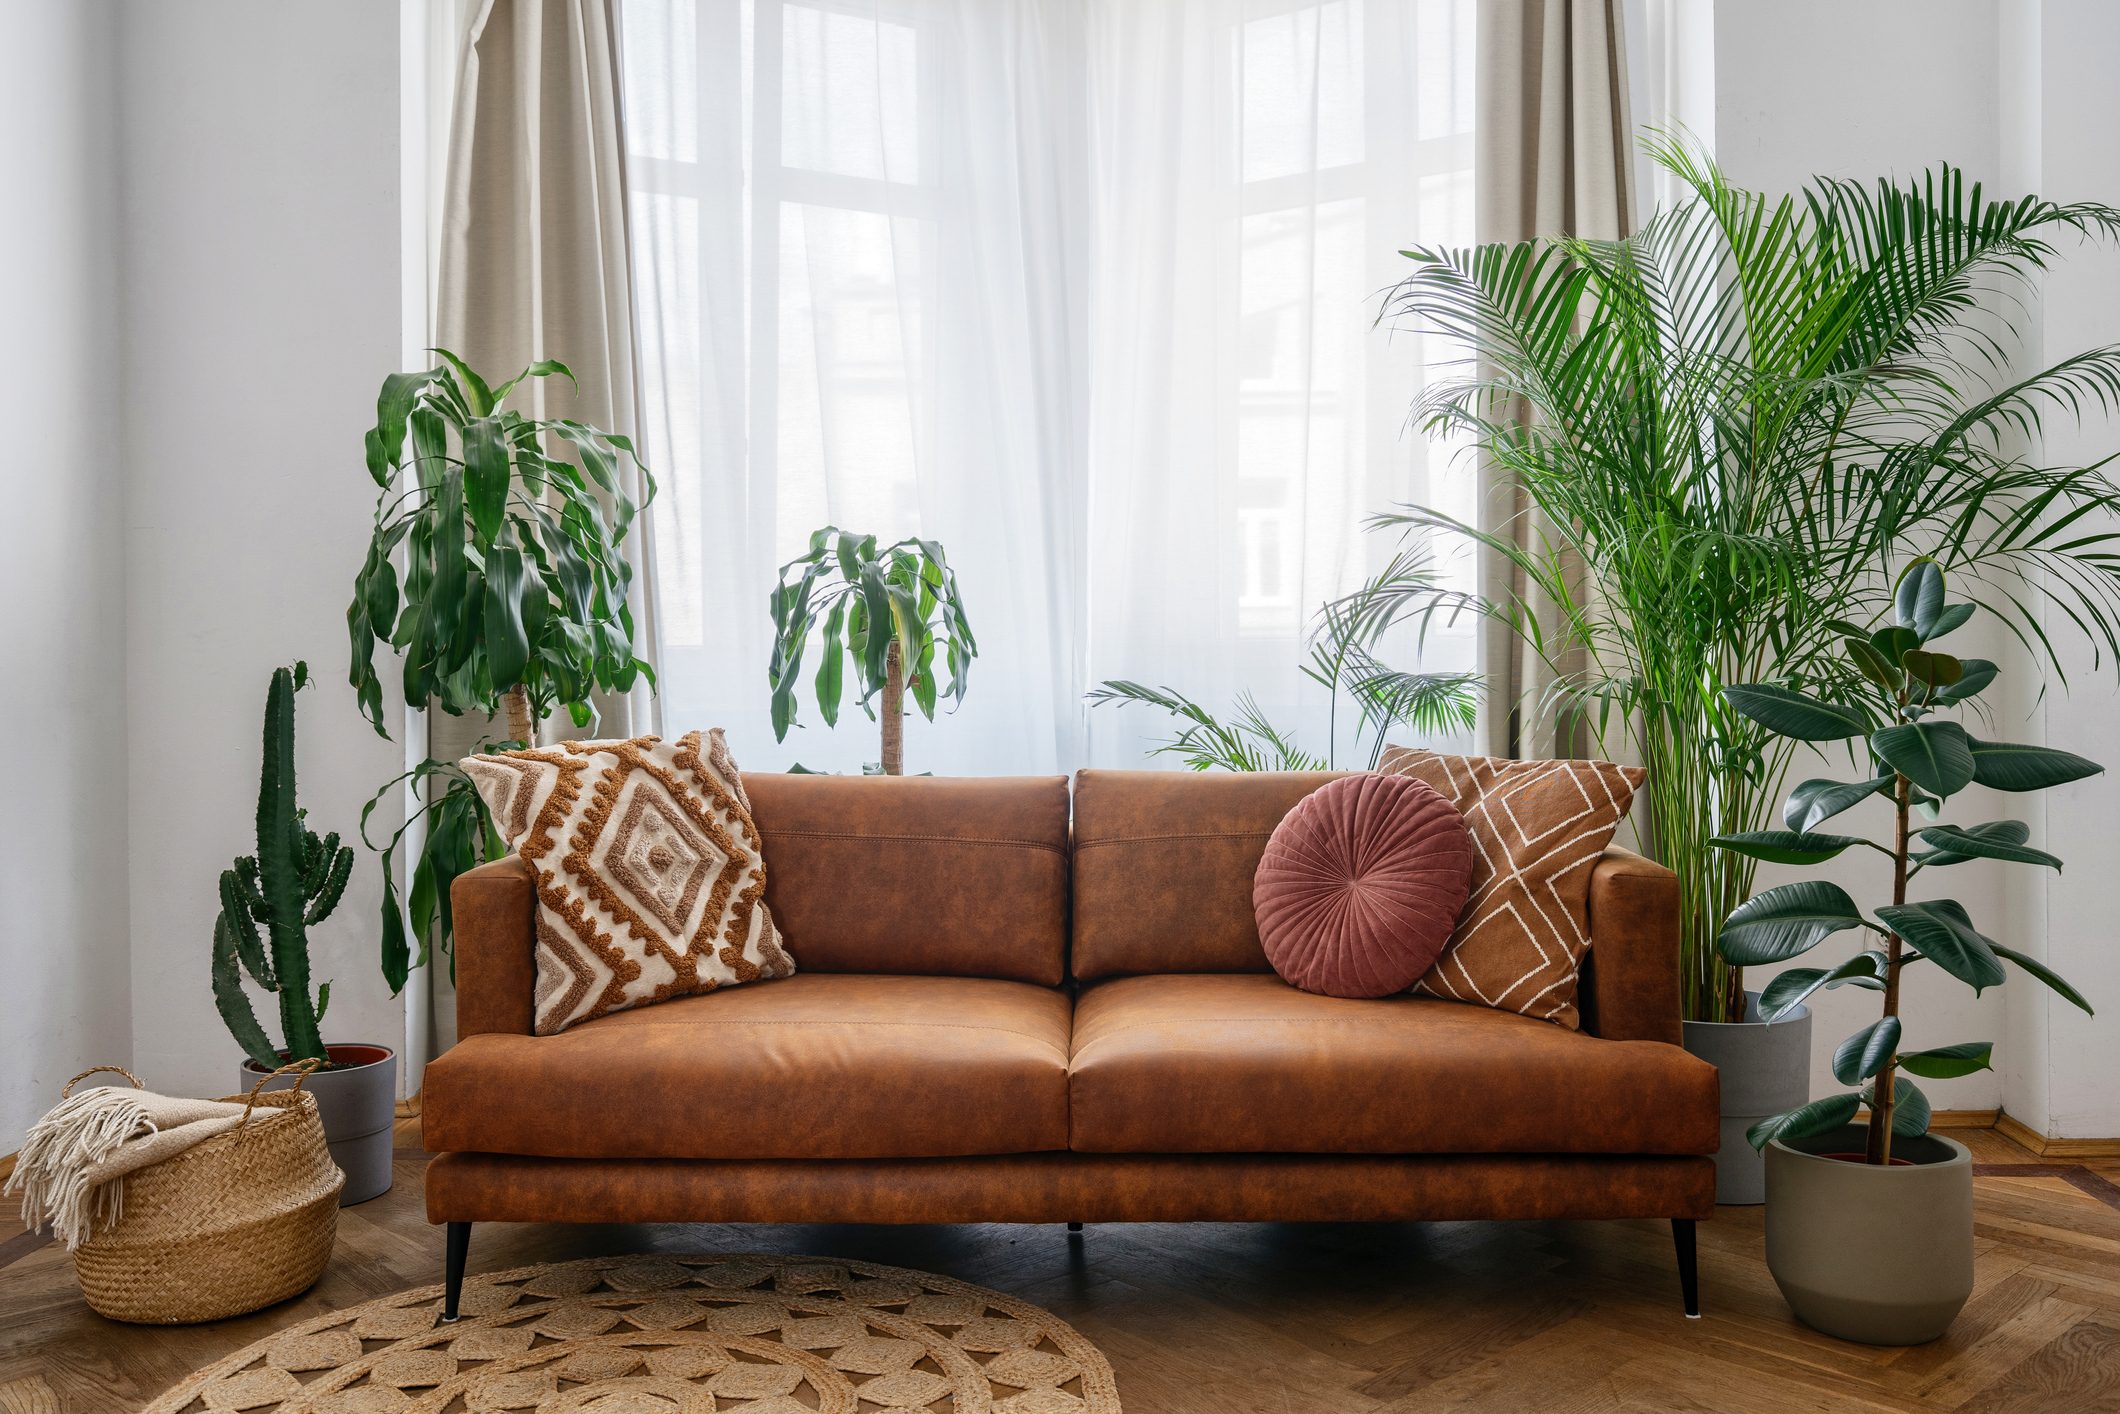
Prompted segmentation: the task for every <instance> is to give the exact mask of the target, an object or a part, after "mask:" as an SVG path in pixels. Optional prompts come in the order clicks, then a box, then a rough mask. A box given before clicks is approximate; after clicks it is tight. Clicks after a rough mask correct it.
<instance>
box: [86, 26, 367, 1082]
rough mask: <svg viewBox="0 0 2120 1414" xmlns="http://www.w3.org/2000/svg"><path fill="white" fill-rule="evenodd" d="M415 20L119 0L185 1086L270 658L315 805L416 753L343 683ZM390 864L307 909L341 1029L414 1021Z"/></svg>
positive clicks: (344, 803)
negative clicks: (332, 902)
mask: <svg viewBox="0 0 2120 1414" xmlns="http://www.w3.org/2000/svg"><path fill="white" fill-rule="evenodd" d="M51 8H62V9H63V8H64V7H51ZM398 18H399V17H398V7H397V6H396V5H392V4H385V3H360V4H354V3H339V4H328V5H325V4H317V5H289V4H284V3H278V0H247V3H237V0H189V2H188V3H186V4H182V5H171V4H166V3H161V0H128V3H126V4H125V6H124V8H123V9H122V11H121V30H122V33H121V34H120V37H119V56H120V58H119V73H120V77H121V92H122V95H123V100H122V105H121V107H122V120H121V129H120V130H121V139H120V141H121V144H122V148H123V160H124V171H123V193H124V195H123V217H122V222H121V227H120V229H121V232H122V238H121V239H122V245H121V251H120V260H121V264H122V268H123V281H124V287H125V337H124V345H125V351H124V359H123V381H124V387H125V389H126V398H125V406H124V409H123V420H122V438H123V449H124V459H125V466H126V482H125V490H126V531H125V542H124V544H125V551H126V555H127V558H128V560H129V562H130V571H131V572H130V578H129V581H128V583H127V585H126V610H127V613H126V622H127V658H126V663H127V682H126V687H125V706H126V709H127V721H128V723H129V736H130V752H129V768H128V777H129V781H130V799H131V830H130V854H131V864H130V874H129V894H130V898H131V917H132V930H131V931H132V963H131V967H132V985H133V991H134V995H135V997H136V998H138V999H139V1002H140V1005H139V1006H138V1007H137V1008H136V1009H135V1018H134V1048H133V1049H134V1056H135V1058H136V1060H137V1062H138V1069H139V1070H140V1072H141V1074H142V1075H143V1076H144V1077H145V1078H146V1079H147V1080H148V1081H149V1082H150V1083H152V1084H155V1085H159V1086H164V1087H167V1088H170V1089H173V1090H179V1091H190V1092H193V1093H206V1094H214V1093H221V1092H223V1091H225V1090H227V1089H228V1088H230V1086H231V1085H232V1083H233V1081H234V1079H235V1074H234V1072H235V1066H236V1062H237V1060H238V1059H239V1055H238V1052H237V1049H236V1046H235V1044H234V1042H233V1041H231V1040H230V1039H229V1037H228V1035H227V1033H226V1031H225V1030H224V1029H223V1027H222V1025H221V1022H220V1019H219V1017H218V1015H217V1014H216V1012H215V1010H214V1006H213V999H212V995H211V993H210V991H209V987H208V972H207V943H208V937H209V933H210V929H211V925H212V922H213V917H214V912H215V902H214V889H215V881H216V879H217V877H218V875H219V872H220V870H222V869H223V868H225V867H227V865H228V862H229V860H230V859H231V858H232V857H233V856H235V855H237V854H241V853H248V852H250V851H251V850H252V849H253V848H254V830H253V812H254V811H255V808H256V800H257V780H258V776H257V772H258V758H259V729H260V718H261V714H262V710H263V705H264V697H265V687H266V681H267V678H268V676H269V675H270V672H271V670H272V668H273V667H274V666H276V665H278V664H282V663H286V662H289V661H291V660H293V659H295V658H306V659H307V660H308V661H309V663H310V664H311V667H312V668H313V669H314V670H315V671H316V673H317V676H318V678H319V683H318V685H317V686H316V687H315V688H312V689H311V690H309V691H307V692H304V693H302V694H301V696H300V698H299V714H298V717H299V730H298V733H297V757H298V763H299V764H298V774H299V780H300V792H301V800H302V803H303V805H304V806H306V807H307V809H308V811H309V817H310V823H311V825H312V827H314V828H316V829H318V830H319V832H322V831H323V830H325V829H336V830H339V831H341V832H342V833H344V834H346V835H348V836H349V837H350V836H351V835H352V834H353V831H354V830H355V828H356V824H357V820H358V817H359V811H360V806H361V804H362V802H363V801H365V800H366V799H367V797H368V796H369V794H370V793H371V792H372V791H373V790H374V789H375V788H376V787H377V786H378V785H380V784H381V783H382V782H384V781H386V780H388V779H389V778H390V777H391V776H393V775H395V774H396V773H397V771H398V770H399V769H401V765H400V761H401V752H400V749H399V748H398V747H397V746H395V745H393V744H391V743H389V742H385V741H383V740H381V739H380V738H378V737H377V736H376V735H375V734H374V732H373V731H371V730H370V729H369V728H368V727H367V726H366V725H365V724H364V723H362V722H361V720H360V719H359V716H358V714H357V713H356V711H355V707H354V702H353V696H352V693H351V691H350V690H349V689H348V688H347V687H346V686H345V677H344V675H345V659H346V647H345V621H344V617H343V616H344V612H345V606H346V599H347V595H348V591H349V588H350V586H351V584H352V580H353V575H354V573H355V571H356V570H357V569H358V568H359V566H360V562H361V557H362V553H363V549H364V546H365V544H366V532H367V529H368V526H369V523H370V516H371V512H372V507H373V503H374V495H375V488H374V485H373V483H372V482H370V481H369V479H368V476H367V473H366V471H365V469H364V468H363V465H362V459H361V433H362V431H363V430H364V428H365V427H366V426H367V425H369V424H370V423H371V422H372V421H373V420H374V406H375V391H376V387H377V385H378V383H379V382H380V381H381V379H382V376H383V375H384V374H385V373H386V372H388V371H390V370H391V369H394V368H396V367H398V366H399V361H400V340H399V318H400V288H401V284H400V273H399V260H400V240H399V224H398V211H399V193H398V188H399V167H398V124H399V108H398V88H399V54H398ZM384 813H385V812H383V811H378V816H379V823H381V819H380V817H381V816H382V815H383V814H384ZM386 828H387V826H386ZM104 853H105V857H106V858H115V857H122V854H123V850H122V849H121V848H118V847H115V846H110V845H106V846H104ZM380 887H381V886H380V882H379V876H378V874H377V871H376V866H375V862H374V859H373V857H372V856H370V855H368V854H366V853H365V852H363V853H362V854H361V855H360V857H359V859H358V861H357V865H356V868H355V872H354V884H353V887H351V888H350V889H349V890H348V891H347V896H346V899H345V901H344V902H343V903H341V905H340V906H339V909H338V911H337V913H336V914H335V915H334V916H333V917H332V918H331V919H329V920H328V921H327V922H326V923H325V924H323V925H322V926H320V927H318V928H315V929H312V930H311V938H312V953H313V956H314V960H315V971H316V975H317V976H318V977H319V978H332V979H335V983H336V985H335V986H334V988H333V995H332V1004H331V1013H330V1016H329V1017H328V1018H327V1020H326V1024H325V1027H324V1031H325V1035H326V1038H327V1039H330V1040H348V1041H350V1040H362V1041H378V1042H383V1043H386V1044H391V1045H395V1044H397V1043H398V1041H399V1039H400V1038H401V1037H402V1035H403V1027H404V1021H403V1007H402V1004H401V1003H398V1002H394V1001H392V1000H391V999H390V998H389V996H388V993H387V990H386V989H385V987H384V985H383V983H382V980H381V975H380V972H379V969H378V963H377V928H376V914H377V908H378V906H379V902H380ZM114 892H115V891H114ZM267 1027H268V1030H272V1031H274V1032H275V1033H276V1032H277V1025H276V1018H275V1019H273V1020H268V1021H267Z"/></svg>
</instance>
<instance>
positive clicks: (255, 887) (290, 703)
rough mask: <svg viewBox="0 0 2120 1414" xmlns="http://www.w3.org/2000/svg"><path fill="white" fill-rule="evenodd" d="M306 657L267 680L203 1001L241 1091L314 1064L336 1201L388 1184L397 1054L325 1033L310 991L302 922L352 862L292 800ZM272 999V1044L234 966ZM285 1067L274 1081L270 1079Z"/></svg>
mask: <svg viewBox="0 0 2120 1414" xmlns="http://www.w3.org/2000/svg"><path fill="white" fill-rule="evenodd" d="M308 681H309V667H308V665H307V664H305V663H296V664H295V665H294V666H293V667H291V668H278V669H275V670H274V672H273V675H272V683H271V685H270V686H269V687H268V688H267V689H266V690H265V759H264V765H263V768H262V769H261V770H260V772H259V777H258V817H257V852H256V853H255V854H246V855H244V856H242V857H241V858H239V859H237V860H236V861H235V863H234V864H232V865H230V866H229V867H228V868H227V869H224V870H222V871H221V911H220V913H219V915H218V916H216V917H215V919H214V924H213V999H214V1005H215V1006H216V1007H218V1008H219V1010H220V1013H221V1020H222V1022H223V1023H224V1024H225V1025H226V1026H227V1027H228V1033H229V1035H231V1036H233V1037H235V1040H236V1044H237V1045H239V1046H241V1047H242V1048H243V1053H244V1059H243V1061H242V1063H241V1066H240V1067H239V1074H238V1079H237V1086H236V1088H237V1089H239V1090H248V1089H250V1088H251V1087H252V1086H253V1085H255V1084H257V1082H258V1081H259V1080H260V1079H261V1078H263V1077H264V1076H267V1075H270V1074H271V1073H272V1072H273V1071H275V1070H277V1069H279V1068H280V1067H281V1066H283V1065H286V1064H287V1063H288V1062H290V1061H301V1060H316V1061H321V1062H323V1065H322V1067H321V1068H320V1069H318V1070H317V1071H316V1072H315V1073H314V1074H312V1075H311V1076H310V1077H309V1078H308V1081H307V1089H308V1091H309V1093H310V1094H312V1095H314V1096H315V1097H316V1101H317V1111H318V1113H319V1115H320V1116H321V1117H322V1119H323V1122H324V1137H325V1139H326V1140H327V1141H328V1142H329V1143H330V1146H331V1157H332V1160H333V1162H335V1163H337V1164H338V1166H339V1167H340V1168H341V1169H343V1170H345V1172H346V1186H345V1188H344V1189H342V1190H341V1191H340V1193H339V1205H340V1206H341V1207H345V1206H347V1205H349V1204H353V1203H360V1202H365V1201H366V1200H368V1199H370V1198H373V1197H375V1196H376V1195H377V1194H379V1193H382V1192H384V1191H386V1190H387V1189H388V1188H389V1187H390V1149H391V1123H392V1121H393V1120H395V1119H396V1118H397V1052H396V1051H395V1050H394V1049H392V1048H391V1047H389V1046H383V1045H375V1044H368V1043H355V1042H337V1043H327V1042H326V1041H325V1040H324V1037H323V1031H322V1025H323V1021H324V1014H325V1010H326V1008H328V1007H329V1006H330V1005H331V983H329V982H322V983H319V984H317V985H316V987H315V989H314V990H313V991H312V990H311V985H310V970H309V929H310V928H311V926H313V925H314V924H317V923H321V922H322V921H323V920H324V919H326V918H328V917H330V916H331V912H332V910H333V909H335V908H337V907H338V903H339V899H340V897H341V896H342V895H343V894H344V893H345V891H346V880H347V878H348V876H349V875H351V874H352V872H353V850H352V848H351V847H349V846H347V845H342V844H340V843H339V837H338V835H337V833H336V832H333V833H331V834H327V835H325V836H323V837H322V838H318V836H317V833H316V831H314V830H312V829H310V828H309V826H308V821H307V815H306V812H305V811H303V810H302V808H301V807H300V806H299V805H297V804H296V803H295V775H294V695H295V693H296V692H298V691H299V690H300V689H301V688H303V687H304V686H306V685H307V683H308ZM245 973H248V974H249V976H250V980H251V981H252V982H254V983H256V984H257V985H258V986H259V987H261V988H263V989H264V990H265V991H266V992H268V993H271V994H272V995H273V996H275V997H276V998H277V999H278V1001H279V1010H280V1035H281V1038H282V1040H283V1041H284V1042H285V1043H286V1044H284V1045H280V1046H275V1045H274V1044H273V1043H272V1038H271V1037H270V1036H269V1035H267V1034H266V1032H265V1028H264V1027H263V1026H261V1025H260V1024H259V1023H258V1017H257V1012H256V1011H255V1010H253V1009H252V1007H251V1004H250V995H249V994H248V993H247V992H245V991H244V989H243V974H245ZM292 1083H294V1082H293V1078H292V1077H288V1078H286V1079H283V1080H280V1081H275V1082H273V1083H272V1084H271V1085H270V1086H268V1088H271V1089H280V1088H284V1087H285V1086H287V1085H290V1084H292Z"/></svg>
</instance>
